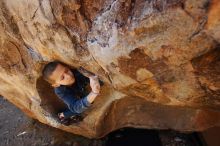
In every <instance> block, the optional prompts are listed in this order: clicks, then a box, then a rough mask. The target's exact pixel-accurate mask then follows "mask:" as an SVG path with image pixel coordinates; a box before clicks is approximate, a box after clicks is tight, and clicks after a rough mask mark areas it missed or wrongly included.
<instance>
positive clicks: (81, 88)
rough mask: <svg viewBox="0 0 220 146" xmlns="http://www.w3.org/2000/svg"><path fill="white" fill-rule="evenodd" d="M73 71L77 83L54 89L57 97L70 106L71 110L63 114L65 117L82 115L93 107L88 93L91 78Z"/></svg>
mask: <svg viewBox="0 0 220 146" xmlns="http://www.w3.org/2000/svg"><path fill="white" fill-rule="evenodd" d="M71 71H72V72H73V74H74V77H75V83H73V85H71V86H64V85H61V86H59V87H56V88H54V91H55V93H56V95H57V96H58V97H59V98H60V99H61V100H63V101H64V103H65V104H66V105H67V106H68V109H69V110H66V111H64V112H63V113H64V116H65V117H69V116H71V115H74V114H80V113H82V112H84V111H85V110H86V109H87V108H88V107H89V106H90V105H91V103H89V102H88V100H87V96H88V91H86V85H87V84H88V83H89V78H87V77H85V76H83V75H82V74H81V73H80V72H78V71H77V70H71Z"/></svg>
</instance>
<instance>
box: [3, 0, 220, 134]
mask: <svg viewBox="0 0 220 146" xmlns="http://www.w3.org/2000/svg"><path fill="white" fill-rule="evenodd" d="M0 7H1V9H0V36H1V37H0V40H1V41H0V95H2V96H4V97H5V98H7V99H8V100H9V101H10V102H12V103H13V104H15V105H16V106H18V107H19V108H20V109H21V110H22V111H23V112H25V113H26V114H27V115H28V116H30V117H32V118H35V119H38V120H39V121H41V122H43V123H46V124H48V125H51V126H53V127H56V128H60V129H62V130H65V131H68V132H71V133H75V134H79V135H84V136H86V137H90V138H91V137H102V136H104V135H106V134H107V133H109V132H111V131H113V130H115V129H118V128H121V127H136V128H156V129H168V128H169V129H175V130H179V131H200V130H204V129H207V128H209V127H212V126H215V125H220V45H219V43H220V1H218V0H1V1H0ZM53 60H60V61H62V62H64V63H66V64H68V65H70V66H72V67H75V68H78V67H80V66H82V67H84V68H86V69H87V70H89V71H91V72H94V73H95V74H97V75H98V76H99V77H100V78H101V79H102V80H103V81H104V83H105V85H104V86H103V87H102V89H101V95H100V96H99V97H98V98H97V100H96V101H95V103H94V105H93V106H92V107H91V108H90V109H89V110H88V111H87V112H86V115H87V116H86V117H85V119H84V120H83V122H81V123H80V124H78V125H71V126H68V127H67V126H63V125H61V124H60V123H59V122H58V121H57V119H56V113H57V112H58V111H59V110H60V109H62V108H63V107H65V105H64V104H63V103H62V101H60V100H59V99H58V98H57V97H56V96H55V94H54V93H53V89H52V87H51V86H50V85H48V84H47V83H46V82H45V81H44V80H43V79H42V77H41V69H42V67H43V66H44V65H45V64H46V63H47V62H50V61H53Z"/></svg>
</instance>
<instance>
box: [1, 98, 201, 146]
mask: <svg viewBox="0 0 220 146" xmlns="http://www.w3.org/2000/svg"><path fill="white" fill-rule="evenodd" d="M149 133H150V135H151V136H149ZM132 135H133V136H132ZM139 135H140V136H139ZM146 135H148V137H151V139H153V138H152V136H154V135H155V137H154V138H155V140H157V143H160V144H161V145H162V146H197V145H195V141H196V140H197V139H195V137H193V135H194V134H181V133H178V132H175V131H156V130H154V131H152V130H149V131H148V130H141V131H140V130H137V129H136V130H131V129H129V130H127V129H121V130H118V131H116V132H113V133H111V134H110V135H108V136H106V137H105V138H103V139H99V140H94V139H93V140H90V139H87V138H84V137H81V136H77V135H74V134H70V133H67V132H64V131H61V130H59V129H56V128H52V127H49V126H47V125H44V124H42V123H39V122H38V121H36V120H33V119H30V118H29V117H27V116H26V115H24V114H23V113H22V112H21V111H20V110H19V109H18V108H17V107H15V106H14V105H12V104H11V103H9V102H8V101H7V100H6V99H4V98H3V97H0V146H15V145H16V146H117V145H118V144H124V146H130V144H131V143H135V144H136V145H141V144H147V145H148V144H149V146H154V145H152V144H151V145H150V143H151V142H150V141H149V142H148V141H145V142H143V140H146V137H145V136H146ZM131 136H132V137H133V138H132V139H131ZM125 140H126V141H127V143H125V142H124V141H125ZM129 140H132V141H129ZM196 143H198V142H196ZM147 145H145V146H147ZM155 146H158V145H155ZM198 146H202V145H201V144H199V145H198Z"/></svg>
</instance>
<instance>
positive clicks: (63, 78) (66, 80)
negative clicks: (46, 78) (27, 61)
mask: <svg viewBox="0 0 220 146" xmlns="http://www.w3.org/2000/svg"><path fill="white" fill-rule="evenodd" d="M50 79H51V80H53V81H54V84H52V86H54V87H58V86H60V85H71V84H73V83H74V82H75V78H74V75H73V73H72V71H71V70H70V69H69V68H68V67H66V66H63V65H61V64H58V65H57V67H56V69H55V70H54V71H53V73H52V74H51V76H50Z"/></svg>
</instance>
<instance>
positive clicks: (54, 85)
mask: <svg viewBox="0 0 220 146" xmlns="http://www.w3.org/2000/svg"><path fill="white" fill-rule="evenodd" d="M51 86H52V87H59V86H60V84H57V83H54V84H52V85H51Z"/></svg>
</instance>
